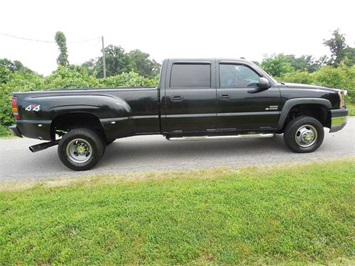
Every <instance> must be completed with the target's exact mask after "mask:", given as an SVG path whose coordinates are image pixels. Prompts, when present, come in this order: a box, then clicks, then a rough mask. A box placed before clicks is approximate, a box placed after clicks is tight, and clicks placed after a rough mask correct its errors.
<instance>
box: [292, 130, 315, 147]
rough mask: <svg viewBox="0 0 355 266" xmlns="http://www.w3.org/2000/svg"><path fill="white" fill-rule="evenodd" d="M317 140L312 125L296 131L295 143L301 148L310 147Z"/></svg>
mask: <svg viewBox="0 0 355 266" xmlns="http://www.w3.org/2000/svg"><path fill="white" fill-rule="evenodd" d="M317 138H318V134H317V130H316V128H315V127H314V126H312V125H303V126H301V127H300V128H298V129H297V131H296V134H295V141H296V143H297V144H298V145H299V146H300V147H301V148H307V147H310V146H312V145H313V144H314V143H315V142H316V141H317Z"/></svg>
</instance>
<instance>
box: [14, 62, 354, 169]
mask: <svg viewBox="0 0 355 266" xmlns="http://www.w3.org/2000/svg"><path fill="white" fill-rule="evenodd" d="M344 95H346V91H343V90H340V89H330V88H325V87H316V86H310V85H298V84H284V83H278V82H277V81H275V80H274V79H273V78H271V77H270V76H269V75H268V74H267V73H265V72H264V71H263V70H262V69H261V68H260V67H258V66H257V65H256V64H254V63H252V62H249V61H246V60H224V59H202V60H201V59H166V60H164V62H163V64H162V69H161V77H160V83H159V86H158V87H157V88H111V89H57V90H48V91H36V92H24V93H13V98H12V110H13V114H14V117H15V119H16V125H14V126H11V127H10V130H11V131H12V133H13V134H14V135H16V136H19V137H22V136H25V137H28V138H37V139H40V140H47V141H48V142H45V143H40V144H37V145H34V146H31V147H30V150H31V151H32V152H36V151H39V150H43V149H45V148H48V147H50V146H53V145H57V144H58V155H59V158H60V160H61V161H62V162H63V163H64V164H65V165H66V166H67V167H69V168H71V169H73V170H88V169H90V168H92V167H93V166H94V165H96V163H97V162H98V161H99V160H100V159H101V157H102V156H103V154H104V151H105V147H106V145H107V144H109V143H111V142H113V141H114V140H115V139H118V138H124V137H128V136H135V135H148V134H162V135H164V136H165V137H166V138H167V139H172V138H181V137H194V136H208V137H212V136H230V135H243V134H283V137H284V142H285V144H286V145H287V146H288V147H289V148H290V149H291V150H292V151H294V152H299V153H306V152H313V151H315V150H317V149H318V148H319V146H320V145H321V144H322V142H323V139H324V129H323V128H324V127H327V128H329V129H330V132H336V131H338V130H341V129H342V128H343V127H344V126H345V125H346V123H347V117H348V110H347V108H346V105H345V100H344ZM236 152H237V151H236Z"/></svg>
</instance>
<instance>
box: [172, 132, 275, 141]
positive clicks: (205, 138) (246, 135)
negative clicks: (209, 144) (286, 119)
mask: <svg viewBox="0 0 355 266" xmlns="http://www.w3.org/2000/svg"><path fill="white" fill-rule="evenodd" d="M274 136H275V134H271V133H270V134H245V135H231V136H195V137H169V136H166V139H167V140H169V141H179V140H184V141H186V140H224V139H260V138H272V137H274Z"/></svg>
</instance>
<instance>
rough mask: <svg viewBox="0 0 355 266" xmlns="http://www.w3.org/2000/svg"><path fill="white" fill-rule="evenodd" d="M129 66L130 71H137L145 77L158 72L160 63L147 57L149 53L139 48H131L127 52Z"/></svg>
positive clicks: (150, 76)
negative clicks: (131, 49)
mask: <svg viewBox="0 0 355 266" xmlns="http://www.w3.org/2000/svg"><path fill="white" fill-rule="evenodd" d="M128 59H129V67H130V69H131V71H134V72H136V73H139V74H140V75H141V76H143V77H146V78H154V77H155V76H156V75H158V74H159V71H160V64H159V63H157V62H156V61H155V60H150V59H149V54H147V53H143V52H142V51H140V50H133V51H130V52H129V53H128Z"/></svg>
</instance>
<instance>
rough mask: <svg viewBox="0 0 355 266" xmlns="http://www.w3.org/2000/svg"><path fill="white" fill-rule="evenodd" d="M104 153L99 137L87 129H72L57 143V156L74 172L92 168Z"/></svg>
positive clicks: (102, 143) (103, 146)
mask: <svg viewBox="0 0 355 266" xmlns="http://www.w3.org/2000/svg"><path fill="white" fill-rule="evenodd" d="M104 152H105V145H104V142H103V140H102V138H101V136H100V135H99V134H98V133H96V132H95V131H93V130H91V129H87V128H78V129H73V130H71V131H69V132H68V133H66V134H65V135H64V136H63V137H62V139H61V140H60V141H59V145H58V156H59V159H60V160H61V161H62V163H63V164H64V165H65V166H67V167H68V168H70V169H72V170H75V171H84V170H89V169H91V168H92V167H94V166H95V165H96V164H97V163H98V161H99V160H100V159H101V157H102V155H103V154H104Z"/></svg>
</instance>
